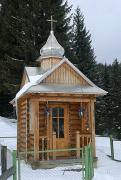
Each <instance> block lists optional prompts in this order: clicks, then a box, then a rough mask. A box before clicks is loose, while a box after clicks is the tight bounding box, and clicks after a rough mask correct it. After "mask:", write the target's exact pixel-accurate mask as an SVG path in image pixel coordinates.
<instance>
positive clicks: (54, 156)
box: [53, 132, 56, 160]
mask: <svg viewBox="0 0 121 180" xmlns="http://www.w3.org/2000/svg"><path fill="white" fill-rule="evenodd" d="M53 149H56V132H53ZM53 160H56V152H53Z"/></svg>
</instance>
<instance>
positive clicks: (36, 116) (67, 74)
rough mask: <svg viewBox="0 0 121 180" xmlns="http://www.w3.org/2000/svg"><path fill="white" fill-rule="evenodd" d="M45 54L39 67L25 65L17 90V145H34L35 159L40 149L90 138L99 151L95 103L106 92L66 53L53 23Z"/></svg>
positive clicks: (27, 147) (24, 149) (26, 147)
mask: <svg viewBox="0 0 121 180" xmlns="http://www.w3.org/2000/svg"><path fill="white" fill-rule="evenodd" d="M40 55H41V56H40V57H39V58H38V59H37V62H38V63H39V67H25V70H24V73H23V79H22V83H21V89H20V91H19V92H18V93H17V95H16V108H17V118H18V129H17V151H18V152H28V151H33V152H34V160H42V157H41V156H40V155H39V153H38V151H41V150H46V149H66V148H71V147H72V148H73V147H74V148H76V147H77V148H79V147H83V146H86V145H87V144H88V143H89V142H90V141H91V142H92V144H93V148H94V156H96V154H95V108H94V107H95V102H96V97H97V96H103V95H106V94H107V92H106V91H104V90H102V89H101V88H99V87H97V86H96V85H95V84H94V83H93V82H91V81H90V80H89V79H88V78H87V77H86V76H85V75H84V74H83V73H82V72H80V71H79V70H78V69H77V68H76V67H75V66H74V65H73V64H72V63H71V62H70V61H69V60H68V59H67V58H65V57H64V49H63V47H62V46H61V45H60V44H59V43H58V41H57V39H56V37H55V36H54V32H53V29H51V31H50V35H49V37H48V39H47V42H46V44H45V45H44V46H43V47H42V48H41V50H40ZM51 154H52V153H50V155H48V156H49V157H48V158H51ZM59 156H65V157H67V156H71V153H67V152H63V153H56V157H55V158H58V157H59ZM77 156H78V157H79V154H77Z"/></svg>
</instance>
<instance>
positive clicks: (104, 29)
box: [68, 0, 121, 64]
mask: <svg viewBox="0 0 121 180" xmlns="http://www.w3.org/2000/svg"><path fill="white" fill-rule="evenodd" d="M68 3H69V5H71V4H72V5H73V10H74V9H75V8H76V7H77V6H79V7H80V9H81V12H82V13H83V15H84V17H85V25H86V28H87V30H89V31H90V33H91V39H92V46H93V48H94V50H95V55H96V57H97V58H96V60H97V62H99V63H100V62H101V63H107V64H110V63H112V62H113V61H114V59H115V58H118V60H119V61H120V62H121V0H68Z"/></svg>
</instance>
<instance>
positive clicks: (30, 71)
mask: <svg viewBox="0 0 121 180" xmlns="http://www.w3.org/2000/svg"><path fill="white" fill-rule="evenodd" d="M25 70H26V73H27V75H28V77H29V76H36V75H40V74H42V71H41V68H40V67H25Z"/></svg>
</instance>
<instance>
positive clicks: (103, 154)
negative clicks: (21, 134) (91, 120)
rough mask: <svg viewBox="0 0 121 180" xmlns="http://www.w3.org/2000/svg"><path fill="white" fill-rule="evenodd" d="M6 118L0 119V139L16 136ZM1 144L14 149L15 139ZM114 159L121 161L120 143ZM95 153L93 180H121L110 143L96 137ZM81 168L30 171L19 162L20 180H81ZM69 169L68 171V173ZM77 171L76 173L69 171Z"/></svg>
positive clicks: (119, 170)
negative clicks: (111, 152) (111, 155)
mask: <svg viewBox="0 0 121 180" xmlns="http://www.w3.org/2000/svg"><path fill="white" fill-rule="evenodd" d="M12 121H13V120H11V121H10V122H9V121H8V119H6V118H2V117H0V137H1V136H5V137H8V136H16V124H15V123H12ZM0 141H1V142H0V143H1V144H5V145H7V146H8V148H9V149H10V150H13V149H14V148H16V139H15V138H12V139H11V140H7V139H6V138H5V139H4V138H3V139H2V140H0ZM114 147H115V159H117V160H121V141H115V142H114ZM96 151H97V157H98V164H97V168H95V176H94V178H93V180H121V162H117V161H112V160H111V159H110V158H109V157H108V156H107V155H110V141H109V138H106V137H96ZM80 168H81V166H79V165H74V166H71V167H58V168H54V169H49V170H48V169H45V170H43V169H41V170H32V169H31V167H29V166H28V165H26V164H25V163H24V162H21V180H27V179H29V180H33V179H34V180H75V179H76V180H81V177H82V175H81V172H80V171H79V169H80ZM68 169H69V171H68ZM71 169H77V171H75V170H74V171H71Z"/></svg>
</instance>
